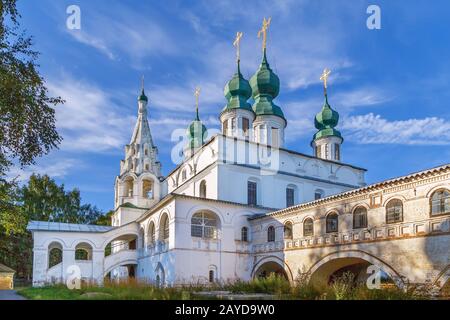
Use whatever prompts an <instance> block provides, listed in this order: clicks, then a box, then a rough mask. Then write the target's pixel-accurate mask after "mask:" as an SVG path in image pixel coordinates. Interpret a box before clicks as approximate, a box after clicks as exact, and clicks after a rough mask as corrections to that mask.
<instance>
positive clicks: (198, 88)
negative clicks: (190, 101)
mask: <svg viewBox="0 0 450 320" xmlns="http://www.w3.org/2000/svg"><path fill="white" fill-rule="evenodd" d="M194 96H195V109H196V110H197V113H198V97H199V96H200V87H196V88H195V93H194Z"/></svg>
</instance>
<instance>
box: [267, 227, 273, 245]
mask: <svg viewBox="0 0 450 320" xmlns="http://www.w3.org/2000/svg"><path fill="white" fill-rule="evenodd" d="M267 242H275V227H274V226H269V227H268V228H267Z"/></svg>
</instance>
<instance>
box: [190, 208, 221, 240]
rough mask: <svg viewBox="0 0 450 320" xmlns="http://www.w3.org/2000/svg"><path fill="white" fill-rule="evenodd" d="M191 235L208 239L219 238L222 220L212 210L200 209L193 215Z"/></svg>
mask: <svg viewBox="0 0 450 320" xmlns="http://www.w3.org/2000/svg"><path fill="white" fill-rule="evenodd" d="M190 223H191V236H193V237H201V238H206V239H218V238H219V237H220V230H221V227H222V221H221V220H220V216H219V215H218V214H216V213H215V212H214V211H212V210H198V211H196V212H195V213H194V214H193V215H192V216H191V220H190Z"/></svg>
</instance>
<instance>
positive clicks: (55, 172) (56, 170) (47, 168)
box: [7, 159, 78, 182]
mask: <svg viewBox="0 0 450 320" xmlns="http://www.w3.org/2000/svg"><path fill="white" fill-rule="evenodd" d="M41 162H43V161H41ZM77 164H78V161H76V160H73V159H64V160H59V161H53V162H51V163H48V161H47V162H46V164H40V165H31V166H28V167H24V168H20V166H14V167H12V168H11V169H10V170H9V172H8V175H7V177H8V179H11V180H12V179H15V180H16V181H17V182H24V181H27V180H28V179H29V178H30V176H31V175H32V174H33V173H34V174H41V175H43V174H47V175H48V176H50V177H52V178H63V177H65V176H66V175H67V174H69V173H70V169H71V168H73V167H74V166H75V165H77Z"/></svg>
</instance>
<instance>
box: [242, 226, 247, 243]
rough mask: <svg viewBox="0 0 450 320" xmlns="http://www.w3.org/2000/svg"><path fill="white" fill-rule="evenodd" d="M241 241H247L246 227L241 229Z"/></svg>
mask: <svg viewBox="0 0 450 320" xmlns="http://www.w3.org/2000/svg"><path fill="white" fill-rule="evenodd" d="M241 241H245V242H247V241H248V228H247V227H242V229H241Z"/></svg>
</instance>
